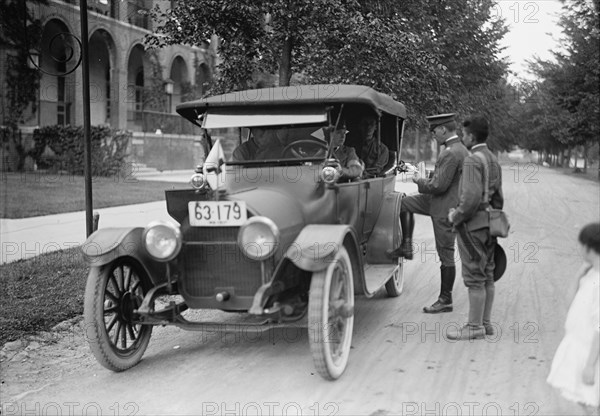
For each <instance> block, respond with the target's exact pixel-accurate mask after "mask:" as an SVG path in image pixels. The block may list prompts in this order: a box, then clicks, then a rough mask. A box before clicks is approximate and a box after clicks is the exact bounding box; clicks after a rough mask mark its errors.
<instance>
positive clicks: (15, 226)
mask: <svg viewBox="0 0 600 416" xmlns="http://www.w3.org/2000/svg"><path fill="white" fill-rule="evenodd" d="M191 175H192V171H191V170H182V171H166V172H156V173H155V172H150V173H147V174H146V173H140V174H139V175H136V178H137V179H138V180H141V181H143V180H145V181H162V182H181V183H186V182H188V181H189V179H190V177H191ZM94 212H98V213H99V214H100V221H99V228H106V227H132V226H133V227H135V226H139V227H145V226H146V225H148V223H149V222H150V221H153V220H170V221H172V222H175V220H173V219H172V218H171V217H170V216H169V214H168V213H167V209H166V203H165V201H157V202H148V203H145V204H135V205H123V206H118V207H110V208H99V209H94ZM85 233H86V228H85V211H77V212H67V213H64V214H55V215H45V216H41V217H30V218H20V219H0V247H1V250H0V264H4V263H10V262H13V261H17V260H21V259H28V258H31V257H35V256H38V255H40V254H44V253H49V252H52V251H56V250H63V249H67V248H70V247H76V246H79V245H81V244H83V242H84V241H85V239H86V236H85Z"/></svg>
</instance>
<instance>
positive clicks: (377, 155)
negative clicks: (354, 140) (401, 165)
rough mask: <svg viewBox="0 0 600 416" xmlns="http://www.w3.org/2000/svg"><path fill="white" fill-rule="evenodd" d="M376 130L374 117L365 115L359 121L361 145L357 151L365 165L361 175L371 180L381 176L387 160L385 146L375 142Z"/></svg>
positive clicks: (387, 153) (387, 155)
mask: <svg viewBox="0 0 600 416" xmlns="http://www.w3.org/2000/svg"><path fill="white" fill-rule="evenodd" d="M376 129H377V118H375V116H373V115H367V116H366V117H365V118H363V119H362V120H361V121H360V130H361V133H362V135H363V136H362V137H363V142H362V143H363V145H362V148H361V149H359V156H360V159H361V160H362V161H363V162H364V164H365V170H364V174H363V176H364V177H365V178H373V177H375V176H377V175H379V174H381V172H382V170H383V167H384V166H385V165H386V163H387V162H388V158H389V151H388V148H387V146H386V145H385V144H383V143H380V142H378V141H377V136H376V135H375V131H376Z"/></svg>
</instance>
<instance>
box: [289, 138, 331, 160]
mask: <svg viewBox="0 0 600 416" xmlns="http://www.w3.org/2000/svg"><path fill="white" fill-rule="evenodd" d="M282 155H283V157H289V156H290V155H291V156H293V157H295V158H298V159H303V158H307V157H325V156H326V155H327V144H325V143H322V142H318V141H315V140H308V139H304V140H296V141H293V142H291V143H290V144H288V145H287V146H286V147H285V148H284V149H283V152H282Z"/></svg>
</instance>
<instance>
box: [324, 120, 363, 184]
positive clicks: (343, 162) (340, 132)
mask: <svg viewBox="0 0 600 416" xmlns="http://www.w3.org/2000/svg"><path fill="white" fill-rule="evenodd" d="M325 130H326V129H325ZM327 133H328V130H326V137H327ZM346 134H348V130H346V128H345V127H343V128H341V129H337V130H332V131H331V132H330V133H329V136H330V139H329V140H331V144H332V146H333V153H332V155H331V157H332V158H335V159H337V160H338V161H339V163H340V166H339V167H338V170H339V171H340V179H346V180H348V179H354V178H360V177H361V176H362V174H363V163H362V162H361V160H360V159H359V158H358V156H357V155H356V151H355V150H354V148H353V147H350V146H346V145H344V142H345V141H346Z"/></svg>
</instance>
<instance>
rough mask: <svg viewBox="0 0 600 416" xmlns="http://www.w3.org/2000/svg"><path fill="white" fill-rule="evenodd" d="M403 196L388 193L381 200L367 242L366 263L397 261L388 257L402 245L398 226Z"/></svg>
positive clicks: (397, 193)
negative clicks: (377, 214)
mask: <svg viewBox="0 0 600 416" xmlns="http://www.w3.org/2000/svg"><path fill="white" fill-rule="evenodd" d="M402 196H403V194H402V193H400V192H390V193H388V194H387V195H385V197H384V198H383V201H382V203H381V209H380V211H379V216H378V217H377V222H376V223H375V226H374V227H373V232H372V233H371V235H370V237H369V240H368V242H367V260H366V261H367V263H368V264H385V263H390V264H391V263H396V262H397V261H398V260H397V259H396V258H392V257H391V256H389V255H388V253H389V252H390V251H391V250H394V249H395V248H397V247H400V244H401V243H402V227H401V226H400V206H401V203H402Z"/></svg>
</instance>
